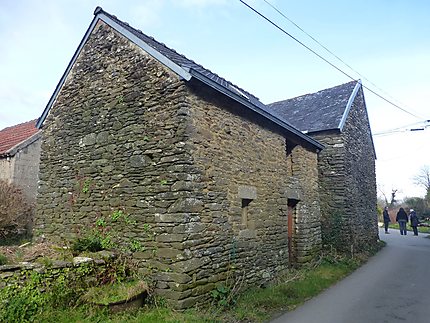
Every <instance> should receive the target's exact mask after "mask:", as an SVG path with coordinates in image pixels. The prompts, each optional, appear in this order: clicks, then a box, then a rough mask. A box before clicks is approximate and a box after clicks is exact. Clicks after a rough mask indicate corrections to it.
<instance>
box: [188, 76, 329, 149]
mask: <svg viewBox="0 0 430 323" xmlns="http://www.w3.org/2000/svg"><path fill="white" fill-rule="evenodd" d="M188 72H189V73H190V74H191V76H192V77H194V78H196V79H198V80H199V81H201V82H203V83H205V84H206V85H208V86H210V87H212V88H213V89H215V90H217V91H218V92H221V93H223V94H225V95H226V96H228V97H230V98H231V99H233V100H235V101H237V102H239V103H240V104H242V105H244V106H246V107H247V108H249V109H250V110H252V111H254V112H256V113H258V114H260V115H261V116H263V117H265V118H266V119H268V120H270V121H271V122H273V123H275V124H277V125H278V126H280V127H281V128H283V129H285V130H287V131H288V132H289V133H291V134H292V135H293V137H296V139H298V141H299V142H303V141H304V142H307V143H308V144H310V145H312V146H314V148H316V149H317V150H322V149H324V145H322V144H321V143H319V142H318V141H316V140H314V139H313V138H311V137H309V136H307V135H306V134H304V133H302V132H301V131H300V130H298V129H296V128H294V127H293V126H291V125H289V124H288V123H286V122H285V121H283V120H282V119H280V118H278V117H276V116H275V115H273V114H271V113H269V112H267V111H265V110H264V109H262V108H260V107H258V106H257V105H255V104H253V103H252V102H251V101H250V100H247V99H245V98H244V97H242V96H241V95H238V94H237V93H236V92H234V91H230V90H228V89H227V88H225V87H223V86H221V85H220V84H218V83H217V82H215V81H213V80H211V79H210V78H208V77H206V76H205V75H203V74H202V73H200V72H198V71H196V70H193V69H188Z"/></svg>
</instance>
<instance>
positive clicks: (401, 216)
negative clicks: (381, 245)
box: [396, 207, 408, 235]
mask: <svg viewBox="0 0 430 323" xmlns="http://www.w3.org/2000/svg"><path fill="white" fill-rule="evenodd" d="M396 221H397V222H398V223H399V227H400V235H406V223H408V214H407V213H406V212H405V210H404V209H403V208H402V207H401V208H400V210H399V212H397V216H396Z"/></svg>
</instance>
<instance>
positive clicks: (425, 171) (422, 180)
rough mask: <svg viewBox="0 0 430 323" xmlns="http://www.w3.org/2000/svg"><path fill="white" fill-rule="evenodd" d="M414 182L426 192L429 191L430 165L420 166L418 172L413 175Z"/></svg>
mask: <svg viewBox="0 0 430 323" xmlns="http://www.w3.org/2000/svg"><path fill="white" fill-rule="evenodd" d="M414 182H415V184H417V185H419V186H422V187H424V188H425V189H426V193H428V192H429V191H430V166H428V165H425V166H423V167H421V169H420V171H419V173H418V174H417V175H416V176H415V177H414Z"/></svg>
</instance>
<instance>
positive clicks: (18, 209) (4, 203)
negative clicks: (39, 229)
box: [0, 180, 33, 239]
mask: <svg viewBox="0 0 430 323" xmlns="http://www.w3.org/2000/svg"><path fill="white" fill-rule="evenodd" d="M32 216H33V207H32V205H31V204H30V203H29V202H28V201H27V199H26V198H25V196H24V195H23V194H22V191H21V190H20V189H19V188H18V187H17V186H16V185H14V184H9V183H7V182H6V181H4V180H0V237H1V238H3V239H4V238H6V236H8V235H10V233H13V232H19V231H22V230H23V229H25V227H26V226H27V225H29V224H30V223H31V220H32Z"/></svg>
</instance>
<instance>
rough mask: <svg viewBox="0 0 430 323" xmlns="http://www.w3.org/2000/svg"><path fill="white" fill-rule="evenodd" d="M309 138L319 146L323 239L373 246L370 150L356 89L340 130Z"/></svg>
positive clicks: (346, 246)
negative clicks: (321, 147)
mask: <svg viewBox="0 0 430 323" xmlns="http://www.w3.org/2000/svg"><path fill="white" fill-rule="evenodd" d="M312 137H313V138H315V139H316V140H318V141H320V142H322V143H323V144H324V145H325V149H324V150H323V151H322V152H321V153H320V156H319V163H318V167H319V178H320V196H321V213H322V231H323V235H324V236H325V239H324V240H325V242H326V243H329V244H333V245H334V246H336V247H337V248H338V249H341V250H344V251H351V247H352V250H358V251H360V250H366V249H367V248H368V247H373V246H374V245H375V243H376V241H377V239H378V229H377V212H376V195H377V194H376V177H375V153H374V149H373V143H372V139H371V133H370V127H369V120H368V116H367V112H366V109H365V104H364V97H363V93H362V90H360V92H359V93H358V94H357V96H356V99H355V101H354V103H353V105H352V107H351V110H350V112H349V115H348V118H347V120H346V123H345V127H344V129H343V131H342V132H341V133H339V132H337V131H333V132H324V133H319V134H315V135H313V136H312Z"/></svg>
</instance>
